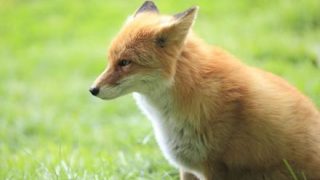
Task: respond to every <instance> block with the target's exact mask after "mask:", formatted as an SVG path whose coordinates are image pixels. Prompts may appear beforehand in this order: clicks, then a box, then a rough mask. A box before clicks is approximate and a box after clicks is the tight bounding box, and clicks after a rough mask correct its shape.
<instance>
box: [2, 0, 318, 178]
mask: <svg viewBox="0 0 320 180" xmlns="http://www.w3.org/2000/svg"><path fill="white" fill-rule="evenodd" d="M142 3H143V1H140V0H139V1H138V0H131V1H124V0H117V1H107V0H91V1H85V0H68V1H66V0H50V1H49V0H48V1H40V0H0V179H177V177H178V173H177V171H176V170H175V169H174V168H172V167H171V166H170V165H169V164H168V163H167V162H166V160H165V159H164V158H163V156H162V154H161V152H160V151H159V149H158V147H157V145H156V142H155V140H154V135H153V133H152V128H151V124H150V123H149V122H148V120H147V119H146V118H145V117H144V116H143V115H142V114H141V113H140V112H139V110H138V109H137V107H136V106H135V103H134V101H133V99H132V98H131V96H129V95H128V96H125V97H121V98H118V99H116V100H112V101H101V100H99V99H97V98H94V97H92V96H91V95H90V94H89V92H88V88H89V86H90V84H91V83H92V82H93V80H94V79H95V78H96V77H97V76H98V74H99V73H100V72H101V71H102V70H103V69H104V67H105V65H106V58H105V54H106V49H107V47H108V43H109V42H110V41H111V39H112V37H114V36H115V35H116V33H117V31H118V30H119V28H120V27H121V25H122V23H123V22H124V20H125V19H126V17H127V16H128V15H129V14H131V13H133V12H134V11H135V10H136V9H137V8H138V7H139V6H140V5H141V4H142ZM156 4H157V5H158V8H159V9H160V11H162V12H163V13H169V14H173V13H176V12H179V11H183V10H184V9H186V8H189V7H190V6H193V5H199V6H200V11H199V16H198V19H197V22H196V23H195V26H194V29H195V31H196V32H197V33H198V34H199V36H201V37H203V38H204V39H205V40H206V41H207V42H208V43H211V44H215V45H217V46H220V47H222V48H225V49H226V50H228V51H230V52H231V53H233V54H234V55H235V56H237V57H239V58H240V59H242V60H243V61H244V62H246V63H247V64H251V65H253V66H257V67H260V68H263V69H266V70H269V71H271V72H273V73H275V74H278V75H280V76H282V77H284V78H285V79H287V80H288V81H289V82H290V83H292V84H293V85H295V86H297V87H298V88H299V89H300V90H301V91H302V92H304V93H305V94H307V95H308V96H309V97H311V98H312V99H313V101H314V102H315V103H316V104H317V106H318V107H320V71H319V66H320V60H319V59H320V9H319V7H320V1H319V0H304V1H303V0H295V1H294V0H283V1H280V0H274V1H268V0H257V1H251V0H241V1H240V0H239V1H232V0H226V1H221V0H220V1H219V0H217V1H209V0H201V1H200V0H197V1H196V0H194V1H191V0H175V1H174V0H171V1H169V0H162V1H160V0H158V1H156Z"/></svg>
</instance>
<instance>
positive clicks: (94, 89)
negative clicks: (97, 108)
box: [89, 87, 99, 96]
mask: <svg viewBox="0 0 320 180" xmlns="http://www.w3.org/2000/svg"><path fill="white" fill-rule="evenodd" d="M89 91H90V92H91V94H92V95H94V96H96V95H98V94H99V88H96V87H93V88H90V89H89Z"/></svg>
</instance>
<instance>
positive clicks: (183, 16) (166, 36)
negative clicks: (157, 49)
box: [157, 6, 199, 47]
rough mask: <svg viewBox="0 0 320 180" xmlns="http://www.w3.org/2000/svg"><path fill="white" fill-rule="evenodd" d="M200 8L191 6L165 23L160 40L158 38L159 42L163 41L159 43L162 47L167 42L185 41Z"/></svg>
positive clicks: (179, 42)
mask: <svg viewBox="0 0 320 180" xmlns="http://www.w3.org/2000/svg"><path fill="white" fill-rule="evenodd" d="M198 9H199V8H198V6H195V7H192V8H189V9H187V10H186V11H184V12H181V13H178V14H175V15H174V16H173V17H172V19H171V20H169V21H168V22H166V23H163V26H162V28H161V30H160V33H159V37H158V38H159V39H160V41H159V40H157V43H158V44H159V42H161V45H160V44H159V45H160V46H161V47H164V46H165V45H164V44H165V43H166V42H167V43H170V42H173V43H178V44H181V43H183V42H184V40H185V38H186V36H187V35H188V32H189V30H190V29H191V27H192V25H193V22H194V20H195V18H196V16H197V12H198Z"/></svg>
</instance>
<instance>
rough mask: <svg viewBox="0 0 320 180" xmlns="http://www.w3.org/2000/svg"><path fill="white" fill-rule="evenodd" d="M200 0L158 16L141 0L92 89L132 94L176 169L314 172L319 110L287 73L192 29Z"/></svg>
mask: <svg viewBox="0 0 320 180" xmlns="http://www.w3.org/2000/svg"><path fill="white" fill-rule="evenodd" d="M197 11H198V8H197V7H193V8H190V9H188V10H186V11H184V12H182V13H178V14H176V15H173V16H166V15H160V14H159V11H158V9H157V7H156V6H155V4H154V3H153V2H151V1H146V2H145V3H144V4H143V5H142V6H141V7H140V8H139V9H138V10H137V11H136V12H135V13H134V15H132V16H130V17H129V18H128V20H127V21H126V22H125V24H124V26H123V28H122V29H121V30H120V32H119V34H118V35H117V36H116V37H115V39H114V40H113V41H112V43H111V45H110V48H109V51H108V59H109V64H108V67H107V69H106V70H105V71H104V72H103V73H102V74H101V75H100V76H99V77H98V78H97V79H96V81H95V82H94V83H93V85H92V87H91V89H90V91H91V93H92V94H93V95H95V96H98V97H100V98H102V99H113V98H116V97H119V96H122V95H125V94H128V93H134V97H135V99H136V101H137V104H138V105H139V107H140V108H141V110H142V111H143V112H144V114H146V115H147V117H148V118H149V119H150V120H151V123H152V125H153V128H154V132H155V136H156V139H157V142H158V144H159V146H160V149H161V150H162V152H163V154H164V156H165V157H166V159H167V160H168V161H169V162H170V163H171V164H172V165H174V166H175V167H177V168H179V169H180V172H181V178H182V179H189V178H199V179H218V180H220V179H277V180H279V179H280V180H281V179H283V180H285V179H290V173H289V171H288V169H287V167H286V164H285V163H284V160H285V161H286V162H288V163H289V164H290V165H291V166H292V168H293V169H294V170H297V171H298V172H304V174H305V175H306V177H307V178H308V179H320V115H319V111H318V110H317V109H316V107H315V106H314V105H313V103H312V102H311V101H310V100H309V99H308V98H307V97H305V96H304V95H303V94H301V93H300V92H299V91H298V90H297V89H296V88H294V87H293V86H291V85H290V84H288V83H287V82H286V81H285V80H283V79H281V78H280V77H277V76H275V75H273V74H271V73H268V72H265V71H263V70H259V69H256V68H253V67H250V66H247V65H245V64H243V63H241V62H240V61H239V60H237V59H236V58H235V57H233V56H232V55H230V54H229V53H227V52H225V51H224V50H222V49H219V48H218V47H214V46H210V45H208V44H206V43H205V42H203V41H202V40H201V39H199V38H198V37H197V36H196V35H194V33H193V32H192V31H191V28H192V25H193V23H194V20H195V18H196V15H197Z"/></svg>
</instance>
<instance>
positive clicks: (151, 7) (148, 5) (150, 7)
mask: <svg viewBox="0 0 320 180" xmlns="http://www.w3.org/2000/svg"><path fill="white" fill-rule="evenodd" d="M146 11H148V12H153V13H159V10H158V8H157V6H156V5H155V4H154V2H153V1H145V2H144V3H143V4H142V5H141V7H140V8H139V9H138V10H137V11H136V13H135V16H136V15H138V14H139V13H143V12H146Z"/></svg>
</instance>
